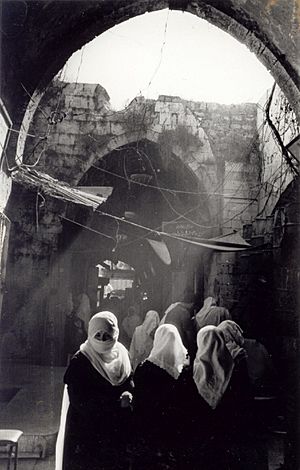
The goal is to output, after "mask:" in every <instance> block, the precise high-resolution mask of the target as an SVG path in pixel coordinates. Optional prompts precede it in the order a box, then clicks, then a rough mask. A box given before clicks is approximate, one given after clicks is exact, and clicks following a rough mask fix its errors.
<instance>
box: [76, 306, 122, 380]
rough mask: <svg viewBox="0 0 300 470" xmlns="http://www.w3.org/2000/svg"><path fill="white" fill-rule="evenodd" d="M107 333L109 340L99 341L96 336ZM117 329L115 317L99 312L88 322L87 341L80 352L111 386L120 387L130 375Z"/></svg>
mask: <svg viewBox="0 0 300 470" xmlns="http://www.w3.org/2000/svg"><path fill="white" fill-rule="evenodd" d="M99 332H102V333H107V334H108V335H109V336H110V338H111V339H109V340H107V341H100V340H99V339H97V338H96V334H97V333H99ZM118 336H119V328H118V320H117V318H116V316H115V315H114V314H113V313H111V312H99V313H96V315H94V316H93V317H92V318H91V319H90V321H89V327H88V339H87V340H86V341H85V343H83V344H82V345H81V346H80V351H81V352H82V353H83V354H84V355H85V356H86V357H87V358H88V359H89V361H90V362H91V364H92V365H93V367H94V368H95V369H96V370H97V371H98V372H99V374H101V375H102V377H104V378H105V379H106V380H108V381H109V382H110V383H111V384H112V385H121V384H122V383H123V382H125V380H126V379H127V378H128V377H129V375H130V374H131V365H130V360H129V355H128V351H127V349H126V348H125V346H123V344H121V343H119V342H118Z"/></svg>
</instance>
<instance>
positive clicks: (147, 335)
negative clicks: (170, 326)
mask: <svg viewBox="0 0 300 470" xmlns="http://www.w3.org/2000/svg"><path fill="white" fill-rule="evenodd" d="M159 321H160V320H159V315H158V313H157V312H156V311H155V310H149V311H148V312H147V314H146V316H145V320H144V322H143V323H142V324H141V325H140V326H137V327H136V329H135V331H134V333H133V337H132V340H131V344H130V349H129V356H130V359H131V364H132V369H133V371H135V369H136V368H137V366H138V365H139V364H140V363H141V362H143V361H144V359H146V358H147V357H148V356H149V354H150V351H151V349H152V346H153V338H154V333H155V330H156V329H157V327H158V325H159Z"/></svg>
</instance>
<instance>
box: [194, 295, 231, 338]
mask: <svg viewBox="0 0 300 470" xmlns="http://www.w3.org/2000/svg"><path fill="white" fill-rule="evenodd" d="M195 319H196V325H197V329H198V331H199V330H200V328H203V327H204V326H207V325H214V326H218V325H219V324H220V323H221V322H222V321H224V320H231V315H230V313H229V311H228V310H227V308H225V307H220V306H218V305H217V301H216V299H215V298H214V297H207V298H206V299H205V300H204V303H203V307H202V308H201V309H200V310H199V312H198V313H197V314H196V316H195Z"/></svg>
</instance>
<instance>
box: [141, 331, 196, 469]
mask: <svg viewBox="0 0 300 470" xmlns="http://www.w3.org/2000/svg"><path fill="white" fill-rule="evenodd" d="M186 364H187V349H186V348H185V347H184V345H183V343H182V340H181V337H180V334H179V332H178V330H177V328H176V327H175V326H174V325H169V324H165V325H161V326H160V327H159V328H157V330H156V332H155V335H154V342H153V348H152V350H151V353H150V355H149V357H148V358H147V359H146V360H145V361H144V362H143V363H142V364H140V365H139V366H138V367H137V369H136V371H135V374H134V384H135V392H134V415H135V423H136V429H137V433H138V435H139V443H140V449H142V452H141V453H140V454H139V455H137V456H136V459H137V461H136V468H140V469H141V468H145V469H146V468H149V469H150V468H151V469H152V468H153V469H154V468H155V469H159V468H161V467H160V465H164V464H166V465H168V466H167V467H166V468H173V467H172V465H175V462H174V461H172V455H173V454H172V450H174V445H175V440H174V439H175V433H176V432H177V428H178V425H180V420H179V419H178V412H180V407H181V405H182V404H181V403H180V401H179V400H178V397H177V395H176V387H177V383H178V378H179V377H180V375H181V373H182V371H183V368H184V366H185V365H186ZM137 454H138V453H137ZM170 459H171V460H170ZM134 468H135V467H134ZM174 468H176V465H175V467H174Z"/></svg>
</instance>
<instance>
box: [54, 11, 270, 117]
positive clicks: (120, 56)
mask: <svg viewBox="0 0 300 470" xmlns="http://www.w3.org/2000/svg"><path fill="white" fill-rule="evenodd" d="M61 78H62V79H63V80H65V81H70V82H81V83H99V84H101V85H102V86H103V87H104V88H105V89H106V91H107V92H108V94H109V96H110V99H111V105H112V107H113V108H114V109H116V110H119V109H122V108H124V107H125V106H126V105H128V104H129V103H130V101H132V99H133V98H135V97H136V96H138V95H143V96H145V97H146V98H154V99H155V98H157V97H158V95H175V96H180V97H181V98H183V99H187V100H193V101H204V102H217V103H223V104H237V103H257V102H258V101H259V100H260V99H261V98H262V97H263V95H264V94H265V92H266V90H268V89H269V88H271V86H272V84H273V82H274V79H273V78H272V76H271V75H270V73H269V72H268V71H267V69H266V68H265V67H264V66H263V65H262V64H261V63H260V62H259V61H258V59H257V58H256V56H255V55H254V54H253V53H251V52H250V50H249V49H247V47H246V46H244V45H243V44H241V43H240V42H238V41H237V40H236V39H234V38H233V37H232V36H231V35H229V34H228V33H226V32H224V31H222V30H221V29H219V28H217V27H215V26H213V25H211V24H210V23H208V22H207V21H205V20H202V19H200V18H198V17H197V16H195V15H192V14H190V13H186V12H185V13H183V12H178V11H170V10H161V11H158V12H154V13H146V14H144V15H141V16H138V17H135V18H132V19H130V20H128V21H126V22H124V23H121V24H119V25H117V26H114V27H113V28H111V29H110V30H108V31H106V32H104V33H103V34H101V35H100V36H98V37H97V38H95V39H94V40H93V41H91V42H90V43H88V44H86V45H85V46H84V47H83V48H82V49H81V50H80V51H77V52H76V53H74V54H73V55H72V57H71V58H70V59H69V61H68V62H67V64H66V66H65V69H64V72H63V74H62V77H61Z"/></svg>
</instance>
